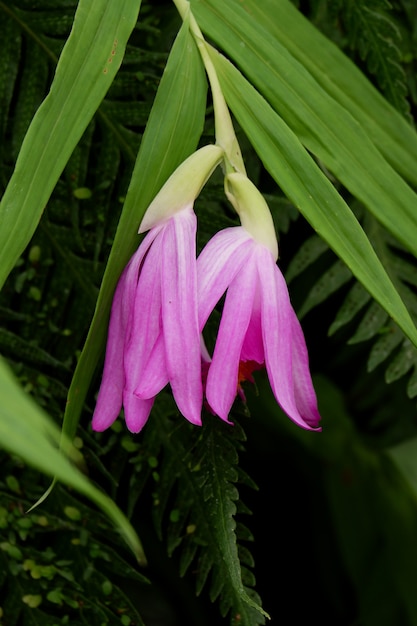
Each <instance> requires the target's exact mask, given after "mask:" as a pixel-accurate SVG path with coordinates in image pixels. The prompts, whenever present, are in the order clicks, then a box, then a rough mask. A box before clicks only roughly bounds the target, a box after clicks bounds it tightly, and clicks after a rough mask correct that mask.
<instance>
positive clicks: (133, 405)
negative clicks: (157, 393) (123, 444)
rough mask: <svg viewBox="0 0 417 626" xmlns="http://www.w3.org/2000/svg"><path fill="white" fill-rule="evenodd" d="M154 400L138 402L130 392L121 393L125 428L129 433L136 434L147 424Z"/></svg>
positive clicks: (126, 390)
mask: <svg viewBox="0 0 417 626" xmlns="http://www.w3.org/2000/svg"><path fill="white" fill-rule="evenodd" d="M154 400H155V398H150V399H148V400H140V399H139V398H138V397H137V396H135V395H134V394H133V393H132V392H131V391H129V390H128V389H125V390H124V392H123V408H124V412H125V421H126V426H127V427H128V429H129V430H130V432H131V433H138V432H139V431H141V430H142V428H143V427H144V425H145V424H146V422H147V419H148V417H149V413H150V412H151V409H152V406H153V403H154Z"/></svg>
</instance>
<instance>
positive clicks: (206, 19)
mask: <svg viewBox="0 0 417 626" xmlns="http://www.w3.org/2000/svg"><path fill="white" fill-rule="evenodd" d="M192 7H193V11H195V13H196V16H197V18H198V20H199V23H200V26H201V28H202V29H203V30H205V31H206V32H207V34H208V36H209V37H210V38H212V39H213V40H214V41H215V42H216V43H217V44H218V45H219V46H221V47H222V48H223V50H224V51H225V52H226V53H227V54H229V55H230V57H231V58H232V59H233V60H234V61H235V62H236V64H237V65H238V66H239V67H240V68H241V70H242V71H243V72H244V73H245V75H246V76H247V78H248V79H249V81H250V82H251V83H252V84H253V85H254V86H255V87H256V88H257V89H258V90H259V91H260V93H262V95H263V96H264V97H265V98H266V100H267V101H268V102H269V103H270V105H271V106H272V108H273V109H274V110H275V111H276V112H277V113H279V115H280V116H281V117H282V118H283V119H284V120H285V122H286V123H287V124H288V126H289V127H290V128H291V129H292V130H293V132H294V133H295V134H296V135H297V137H298V138H299V139H300V141H301V142H302V143H303V144H304V145H305V146H306V148H307V149H308V150H309V151H310V152H312V153H313V154H315V155H316V156H317V157H318V158H319V159H320V160H321V161H322V162H323V163H324V165H325V166H326V167H327V168H328V169H329V170H330V171H331V172H332V173H333V174H334V175H335V176H336V178H338V180H339V181H340V182H342V183H343V185H344V186H345V187H346V188H347V189H349V191H350V192H351V193H352V194H353V195H354V196H355V197H356V198H358V199H359V200H360V201H361V202H362V203H363V204H364V205H365V206H366V207H367V208H368V209H369V211H371V212H372V213H373V215H374V216H375V217H376V218H377V219H378V220H379V221H380V222H381V223H382V224H383V225H384V226H385V227H386V228H387V229H388V230H389V231H390V232H391V233H393V234H394V235H395V236H396V237H397V239H398V240H399V241H400V242H402V243H404V245H406V246H407V248H408V249H409V250H410V251H412V252H413V253H414V254H415V255H416V256H417V214H416V210H415V207H416V204H417V195H416V194H415V193H414V191H413V190H412V189H411V188H410V187H409V186H408V185H407V184H406V182H405V181H404V180H403V179H402V178H401V176H399V175H398V174H397V172H396V171H395V170H394V169H393V168H392V167H391V166H390V165H389V163H388V162H387V161H386V160H385V158H384V157H383V156H382V155H381V153H380V152H379V150H378V149H377V148H376V146H375V145H374V143H373V142H372V141H371V140H370V138H369V136H368V135H367V133H366V131H365V130H364V128H363V127H362V125H361V124H360V123H359V122H358V120H356V119H354V117H353V116H352V115H351V114H350V113H349V111H348V110H347V109H345V107H344V106H341V105H340V104H339V103H338V102H337V101H336V100H335V99H333V98H332V97H330V96H329V95H328V94H327V93H326V91H325V90H324V89H323V88H322V87H321V86H320V85H319V83H318V82H317V81H316V79H315V78H314V77H313V76H312V74H310V72H309V71H308V70H307V69H306V67H304V66H303V65H302V64H301V63H300V62H298V61H297V59H296V58H295V57H293V56H292V55H291V53H290V52H289V51H288V50H287V48H286V47H285V46H283V45H282V44H281V43H280V42H279V41H278V39H277V38H276V37H274V36H272V34H271V33H270V32H268V30H267V29H265V28H263V27H262V26H261V25H260V24H259V23H257V21H256V20H255V19H254V18H253V16H252V15H249V14H248V13H246V12H245V11H244V10H243V9H242V8H241V3H238V2H235V1H234V0H231V1H230V2H228V3H224V2H222V1H221V0H195V1H194V2H193V3H192ZM272 15H275V14H274V13H273V14H272ZM318 50H319V49H318ZM317 53H318V52H317ZM317 53H316V54H317ZM240 97H241V98H242V94H241V96H240ZM394 117H395V119H397V117H396V115H395V114H394ZM412 143H414V142H412ZM408 160H409V161H412V163H413V167H414V168H415V169H417V158H413V157H412V156H411V153H410V152H409V154H408Z"/></svg>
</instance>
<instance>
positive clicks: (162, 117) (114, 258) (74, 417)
mask: <svg viewBox="0 0 417 626" xmlns="http://www.w3.org/2000/svg"><path fill="white" fill-rule="evenodd" d="M206 91H207V83H206V78H205V73H204V68H203V66H202V63H201V59H200V55H199V52H198V50H197V48H196V46H195V43H194V40H193V38H192V36H191V35H190V33H189V29H188V24H187V23H184V24H183V26H182V28H181V30H180V32H179V34H178V36H177V38H176V40H175V43H174V45H173V47H172V50H171V53H170V56H169V59H168V62H167V65H166V67H165V71H164V74H163V76H162V79H161V83H160V86H159V88H158V92H157V95H156V98H155V102H154V105H153V107H152V110H151V114H150V116H149V120H148V123H147V126H146V129H145V132H144V135H143V139H142V143H141V146H140V150H139V154H138V157H137V160H136V164H135V167H134V171H133V174H132V179H131V182H130V186H129V189H128V193H127V196H126V201H125V204H124V207H123V211H122V214H121V217H120V221H119V225H118V228H117V232H116V236H115V239H114V242H113V246H112V250H111V253H110V257H109V260H108V263H107V267H106V271H105V274H104V277H103V281H102V285H101V289H100V294H99V298H98V301H97V306H96V311H95V315H94V318H93V321H92V323H91V327H90V331H89V334H88V337H87V340H86V343H85V346H84V349H83V352H82V354H81V357H80V360H79V362H78V366H77V369H76V371H75V374H74V378H73V381H72V384H71V387H70V391H69V396H68V404H67V411H66V413H65V417H64V426H63V428H64V432H65V433H66V434H67V435H68V437H69V438H70V439H71V438H72V437H73V436H74V434H75V430H76V427H77V424H78V421H79V416H80V413H81V410H82V407H83V403H84V399H85V396H86V394H87V391H88V387H89V384H90V381H91V378H92V376H93V374H94V371H95V369H96V367H97V363H98V360H99V358H100V356H101V355H102V352H103V349H104V344H105V340H106V335H107V326H108V319H109V313H110V307H111V302H112V298H113V293H114V289H115V287H116V284H117V281H118V279H119V276H120V274H121V272H122V271H123V269H124V267H125V265H126V264H127V262H128V260H129V258H130V256H131V255H132V253H133V252H134V251H135V249H136V248H137V246H138V244H139V241H140V239H139V236H138V234H137V233H138V229H139V224H140V222H141V219H142V217H143V214H144V213H145V211H146V208H147V207H148V205H149V204H150V202H151V200H152V199H153V198H154V197H155V195H156V193H157V192H158V191H159V189H160V188H161V187H162V185H163V183H164V182H165V181H166V180H167V178H168V177H169V176H170V174H171V173H172V172H173V171H174V170H175V168H176V167H177V166H178V165H179V164H180V163H181V162H182V161H183V160H184V159H185V158H186V157H188V156H189V155H190V154H191V153H192V152H193V151H194V150H195V148H196V146H197V144H198V141H199V139H200V136H201V133H202V131H203V125H204V118H205V102H206Z"/></svg>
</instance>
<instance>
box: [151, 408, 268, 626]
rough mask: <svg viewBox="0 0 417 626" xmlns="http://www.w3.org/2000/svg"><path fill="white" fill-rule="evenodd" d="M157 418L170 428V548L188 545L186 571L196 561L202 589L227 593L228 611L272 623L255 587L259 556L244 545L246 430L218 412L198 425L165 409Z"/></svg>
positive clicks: (166, 501)
mask: <svg viewBox="0 0 417 626" xmlns="http://www.w3.org/2000/svg"><path fill="white" fill-rule="evenodd" d="M156 419H158V420H159V424H158V426H157V428H158V431H159V432H161V431H162V432H163V433H164V438H163V442H162V449H163V453H164V455H163V459H162V461H161V463H160V466H159V467H158V480H157V483H156V491H155V500H154V502H155V508H154V519H155V525H156V527H157V530H158V533H159V534H160V535H162V534H163V527H164V524H166V523H167V524H168V530H167V547H168V553H169V554H170V555H171V554H173V553H174V551H175V550H177V549H178V548H181V556H180V573H181V575H184V574H185V573H186V572H187V571H188V570H189V569H190V567H191V565H192V564H193V566H194V571H195V582H196V591H197V595H198V594H200V593H201V591H202V590H203V588H204V587H205V586H206V585H209V595H210V598H211V600H212V601H214V600H216V599H218V600H219V603H220V611H221V613H222V615H223V616H225V615H226V614H227V613H229V612H230V614H231V620H232V623H240V624H245V626H252V625H253V626H257V625H259V624H264V623H265V613H264V612H263V610H262V609H261V607H260V601H259V598H258V596H257V595H256V594H255V593H254V591H253V585H254V583H255V579H254V576H253V572H252V567H253V559H252V556H251V554H250V552H249V550H248V548H247V546H242V547H241V546H240V541H248V540H250V539H251V534H250V532H249V531H248V530H247V529H246V527H245V526H242V525H241V524H236V520H235V517H236V514H237V507H236V502H237V501H238V499H239V493H238V490H237V486H236V485H237V483H238V481H239V471H238V469H237V462H238V452H239V451H241V449H242V441H243V439H244V435H243V431H242V430H241V428H240V426H239V425H238V424H235V425H234V426H233V427H231V426H227V425H224V424H222V423H221V422H220V420H218V419H215V418H213V417H212V416H208V417H206V419H205V421H204V425H203V428H202V429H199V430H198V431H196V430H195V428H189V425H188V424H186V423H182V424H181V425H180V426H178V424H177V423H175V425H173V424H172V422H171V421H170V420H169V419H168V418H166V417H165V416H164V414H162V413H160V414H158V416H156V415H153V420H156ZM233 620H235V621H233ZM239 620H241V621H239Z"/></svg>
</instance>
